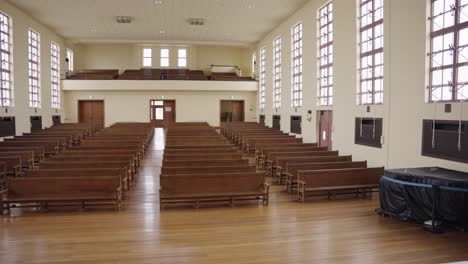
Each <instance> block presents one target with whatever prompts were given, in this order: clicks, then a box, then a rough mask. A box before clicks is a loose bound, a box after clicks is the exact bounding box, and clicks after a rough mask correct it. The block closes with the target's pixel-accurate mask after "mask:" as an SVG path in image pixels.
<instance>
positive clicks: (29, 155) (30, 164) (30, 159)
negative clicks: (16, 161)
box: [0, 150, 34, 170]
mask: <svg viewBox="0 0 468 264" xmlns="http://www.w3.org/2000/svg"><path fill="white" fill-rule="evenodd" d="M15 156H17V157H20V158H21V169H22V170H31V169H33V168H34V151H30V150H29V151H0V157H3V158H5V157H15Z"/></svg>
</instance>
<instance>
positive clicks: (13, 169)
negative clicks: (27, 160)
mask: <svg viewBox="0 0 468 264" xmlns="http://www.w3.org/2000/svg"><path fill="white" fill-rule="evenodd" d="M0 162H2V163H5V169H6V174H7V176H10V177H19V176H21V168H22V165H21V157H20V156H9V157H0Z"/></svg>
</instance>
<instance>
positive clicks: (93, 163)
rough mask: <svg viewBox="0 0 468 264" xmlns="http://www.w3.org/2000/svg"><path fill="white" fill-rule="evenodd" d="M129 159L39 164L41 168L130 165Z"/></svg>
mask: <svg viewBox="0 0 468 264" xmlns="http://www.w3.org/2000/svg"><path fill="white" fill-rule="evenodd" d="M128 165H129V164H128V161H53V160H47V161H43V162H41V163H40V164H39V168H41V169H63V168H70V169H71V168H109V167H111V168H112V167H114V168H115V167H119V168H123V167H126V166H128Z"/></svg>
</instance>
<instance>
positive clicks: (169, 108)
mask: <svg viewBox="0 0 468 264" xmlns="http://www.w3.org/2000/svg"><path fill="white" fill-rule="evenodd" d="M150 122H151V123H152V124H153V125H154V126H155V127H168V126H170V125H171V124H172V123H174V122H176V102H175V101H174V100H165V101H162V100H151V101H150Z"/></svg>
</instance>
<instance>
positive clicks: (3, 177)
mask: <svg viewBox="0 0 468 264" xmlns="http://www.w3.org/2000/svg"><path fill="white" fill-rule="evenodd" d="M6 182H7V174H6V165H5V162H0V191H3V190H5V189H6ZM0 200H1V195H0Z"/></svg>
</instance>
